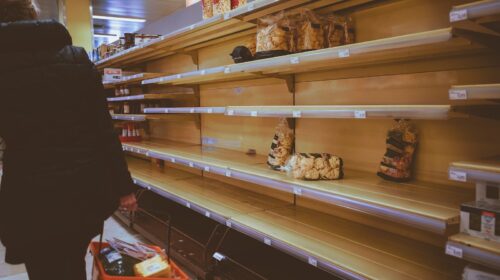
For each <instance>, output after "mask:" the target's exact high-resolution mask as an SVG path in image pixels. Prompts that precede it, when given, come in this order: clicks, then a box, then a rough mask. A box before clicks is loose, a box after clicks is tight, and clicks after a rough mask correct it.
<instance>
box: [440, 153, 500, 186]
mask: <svg viewBox="0 0 500 280" xmlns="http://www.w3.org/2000/svg"><path fill="white" fill-rule="evenodd" d="M449 172H450V174H449V177H450V179H451V180H454V181H459V182H467V181H468V182H492V183H500V156H496V157H492V158H488V159H483V160H471V161H459V162H452V163H451V165H450V171H449Z"/></svg>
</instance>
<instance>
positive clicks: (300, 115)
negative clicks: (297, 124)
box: [292, 111, 302, 118]
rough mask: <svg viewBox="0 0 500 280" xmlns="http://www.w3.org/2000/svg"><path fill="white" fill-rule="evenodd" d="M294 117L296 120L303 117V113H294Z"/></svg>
mask: <svg viewBox="0 0 500 280" xmlns="http://www.w3.org/2000/svg"><path fill="white" fill-rule="evenodd" d="M292 115H293V117H294V118H300V117H302V112H301V111H293V112H292Z"/></svg>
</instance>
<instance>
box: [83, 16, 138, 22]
mask: <svg viewBox="0 0 500 280" xmlns="http://www.w3.org/2000/svg"><path fill="white" fill-rule="evenodd" d="M92 18H95V19H107V20H118V21H130V22H146V20H145V19H143V18H130V17H111V16H96V15H93V16H92Z"/></svg>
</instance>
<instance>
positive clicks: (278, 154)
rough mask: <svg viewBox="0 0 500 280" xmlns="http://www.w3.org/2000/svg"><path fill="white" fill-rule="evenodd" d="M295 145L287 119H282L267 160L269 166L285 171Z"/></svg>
mask: <svg viewBox="0 0 500 280" xmlns="http://www.w3.org/2000/svg"><path fill="white" fill-rule="evenodd" d="M293 143H294V135H293V131H292V130H291V129H290V127H289V126H288V121H287V120H286V119H281V120H280V123H279V124H278V126H277V127H276V133H275V134H274V138H273V143H272V144H271V150H270V151H269V155H268V158H267V165H269V167H271V168H272V169H274V170H283V168H284V166H285V164H286V162H287V160H288V158H289V157H290V155H291V154H292V149H293Z"/></svg>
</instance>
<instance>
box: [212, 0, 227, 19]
mask: <svg viewBox="0 0 500 280" xmlns="http://www.w3.org/2000/svg"><path fill="white" fill-rule="evenodd" d="M212 3H213V5H212V7H213V14H214V16H215V15H221V14H224V13H226V12H229V11H231V0H212Z"/></svg>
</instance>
